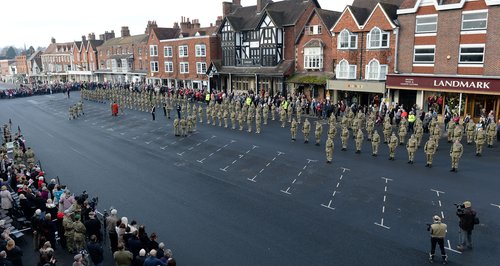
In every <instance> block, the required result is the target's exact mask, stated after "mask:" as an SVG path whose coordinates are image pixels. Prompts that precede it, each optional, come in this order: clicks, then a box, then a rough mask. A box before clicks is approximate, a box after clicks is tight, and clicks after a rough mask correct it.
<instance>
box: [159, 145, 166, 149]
mask: <svg viewBox="0 0 500 266" xmlns="http://www.w3.org/2000/svg"><path fill="white" fill-rule="evenodd" d="M167 147H168V145H167V146H163V147H160V149H162V150H165V149H166V148H167Z"/></svg>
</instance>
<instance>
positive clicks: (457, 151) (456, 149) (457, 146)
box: [450, 140, 464, 172]
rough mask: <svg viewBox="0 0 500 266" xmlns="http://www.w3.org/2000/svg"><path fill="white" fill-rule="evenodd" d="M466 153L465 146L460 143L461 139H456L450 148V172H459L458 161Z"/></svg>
mask: <svg viewBox="0 0 500 266" xmlns="http://www.w3.org/2000/svg"><path fill="white" fill-rule="evenodd" d="M463 153H464V147H463V146H462V144H461V143H460V141H459V140H456V141H455V143H453V145H452V146H451V149H450V157H451V170H450V172H457V170H458V161H459V160H460V157H462V154H463Z"/></svg>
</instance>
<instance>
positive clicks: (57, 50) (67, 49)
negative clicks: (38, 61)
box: [43, 42, 73, 55]
mask: <svg viewBox="0 0 500 266" xmlns="http://www.w3.org/2000/svg"><path fill="white" fill-rule="evenodd" d="M72 47H73V42H65V43H51V44H50V45H49V47H47V49H46V50H45V52H44V53H43V54H44V55H47V54H64V53H67V54H69V53H71V48H72Z"/></svg>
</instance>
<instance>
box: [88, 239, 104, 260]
mask: <svg viewBox="0 0 500 266" xmlns="http://www.w3.org/2000/svg"><path fill="white" fill-rule="evenodd" d="M97 240H98V239H97V236H96V235H91V236H90V242H89V243H88V245H87V250H88V252H89V256H90V260H92V263H94V265H95V266H102V265H103V264H102V262H103V261H104V250H103V249H102V247H101V245H100V244H99V243H98V242H97Z"/></svg>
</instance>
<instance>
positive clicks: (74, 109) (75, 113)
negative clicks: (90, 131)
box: [68, 101, 85, 120]
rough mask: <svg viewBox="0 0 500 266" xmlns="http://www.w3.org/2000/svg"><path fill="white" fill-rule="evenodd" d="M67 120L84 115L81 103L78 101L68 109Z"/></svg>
mask: <svg viewBox="0 0 500 266" xmlns="http://www.w3.org/2000/svg"><path fill="white" fill-rule="evenodd" d="M68 113H69V120H73V119H76V118H78V117H80V116H82V115H84V114H85V113H84V112H83V101H78V102H77V103H76V104H73V105H72V106H70V107H69V110H68Z"/></svg>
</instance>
